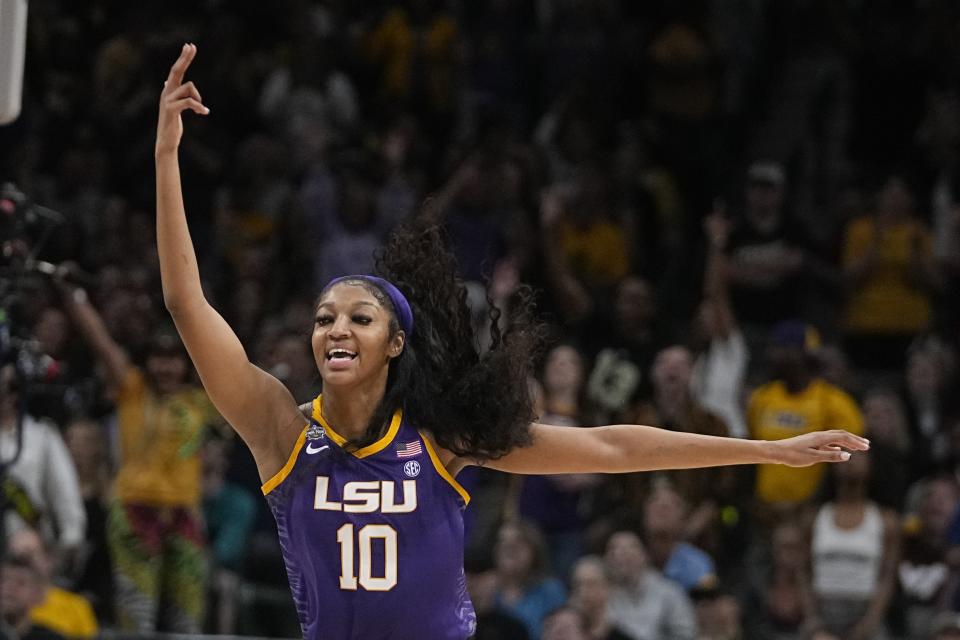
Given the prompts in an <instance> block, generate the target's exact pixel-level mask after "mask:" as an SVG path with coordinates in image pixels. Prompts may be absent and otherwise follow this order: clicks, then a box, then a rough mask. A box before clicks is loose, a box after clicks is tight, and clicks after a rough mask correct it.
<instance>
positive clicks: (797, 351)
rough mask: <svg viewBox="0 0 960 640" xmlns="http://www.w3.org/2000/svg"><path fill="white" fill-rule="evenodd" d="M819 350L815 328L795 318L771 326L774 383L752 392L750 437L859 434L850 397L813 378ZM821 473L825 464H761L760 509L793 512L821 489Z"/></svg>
mask: <svg viewBox="0 0 960 640" xmlns="http://www.w3.org/2000/svg"><path fill="white" fill-rule="evenodd" d="M819 346H820V336H819V333H818V332H817V330H816V329H815V328H814V327H812V326H810V325H808V324H805V323H803V322H800V321H799V320H784V321H781V322H780V323H778V324H777V325H776V326H775V327H774V329H773V331H772V333H771V335H770V346H769V350H768V358H769V361H770V365H771V367H772V371H773V376H772V379H771V380H770V381H769V382H767V383H766V384H764V385H762V386H760V387H758V388H757V389H756V390H754V392H753V393H752V394H751V395H750V399H749V401H748V404H747V425H748V428H749V429H750V436H751V437H753V438H759V439H761V440H780V439H783V438H789V437H792V436H796V435H799V434H803V433H814V432H817V431H824V430H827V429H837V428H840V429H847V430H849V431H850V432H852V433H856V434H862V433H863V415H862V414H861V413H860V409H859V408H858V407H857V403H856V402H855V401H854V399H853V398H852V397H850V395H848V394H847V393H846V392H845V391H843V390H842V389H840V388H839V387H837V386H834V385H833V384H830V383H829V382H827V381H826V380H824V379H822V378H820V377H819V376H817V375H816V373H815V370H814V361H813V358H814V356H815V353H816V349H817V348H818V347H819ZM824 471H825V469H824V467H823V465H814V466H811V467H806V468H803V469H786V468H783V467H778V466H776V465H760V466H759V467H758V469H757V480H756V497H757V499H758V501H759V503H760V505H761V508H762V509H765V508H773V509H774V510H775V511H780V510H787V511H792V510H793V509H795V508H796V507H799V506H802V505H803V504H804V503H806V502H807V501H809V500H810V498H812V497H813V494H814V493H815V492H816V491H817V489H818V488H819V486H820V482H821V480H822V479H823V474H824Z"/></svg>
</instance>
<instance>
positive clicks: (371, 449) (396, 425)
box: [313, 394, 403, 458]
mask: <svg viewBox="0 0 960 640" xmlns="http://www.w3.org/2000/svg"><path fill="white" fill-rule="evenodd" d="M313 419H314V420H316V421H317V424H319V425H320V426H321V427H323V430H324V431H326V433H327V436H328V437H329V438H330V439H331V440H333V441H334V442H335V443H336V444H337V446H339V447H343V445H344V444H345V443H346V442H347V439H346V438H344V437H343V436H341V435H340V434H339V433H337V432H336V431H334V430H333V427H331V426H330V425H329V424H328V423H327V421H326V420H325V419H324V417H323V394H320V395H318V396H317V397H316V398H314V399H313ZM402 420H403V410H402V409H397V410H396V411H395V412H394V413H393V418H392V419H391V420H390V427H389V428H388V429H387V432H386V433H385V434H383V437H382V438H380V439H379V440H377V441H376V442H374V443H373V444H368V445H367V446H365V447H363V448H362V449H357V450H356V451H350V452H349V453H350V454H351V455H353V456H354V457H357V458H366V457H368V456H372V455H373V454H375V453H379V452H381V451H383V450H384V449H385V448H386V447H387V445H389V444H390V443H391V442H393V439H394V438H396V437H397V433H398V432H399V431H400V422H401V421H402Z"/></svg>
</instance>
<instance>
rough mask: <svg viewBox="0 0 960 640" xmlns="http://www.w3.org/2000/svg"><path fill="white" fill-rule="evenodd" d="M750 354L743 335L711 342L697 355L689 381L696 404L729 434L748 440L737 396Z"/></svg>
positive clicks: (730, 336) (739, 394) (731, 335)
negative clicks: (710, 413) (715, 417)
mask: <svg viewBox="0 0 960 640" xmlns="http://www.w3.org/2000/svg"><path fill="white" fill-rule="evenodd" d="M749 359H750V354H749V352H748V351H747V343H746V341H745V340H744V339H743V334H742V333H740V332H739V331H731V332H730V335H728V336H727V338H726V339H725V340H721V339H714V340H712V341H711V342H710V346H709V347H708V348H707V350H706V351H705V352H704V353H702V354H700V355H699V356H697V360H696V362H694V365H693V375H692V377H691V379H690V390H691V391H692V393H693V396H694V397H695V398H696V399H697V401H698V402H699V403H700V404H701V405H702V406H703V407H704V408H705V409H709V410H710V411H712V412H714V413H716V414H717V415H718V416H720V417H721V418H723V420H724V422H726V423H727V428H729V429H730V435H732V436H735V437H737V438H745V437H747V423H746V420H744V417H743V407H742V406H741V402H740V396H741V394H742V393H743V379H744V376H746V373H747V362H748V361H749Z"/></svg>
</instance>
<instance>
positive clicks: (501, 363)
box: [321, 219, 546, 462]
mask: <svg viewBox="0 0 960 640" xmlns="http://www.w3.org/2000/svg"><path fill="white" fill-rule="evenodd" d="M375 274H376V275H378V276H380V277H381V278H384V279H386V280H388V281H390V282H392V283H393V284H394V285H395V286H396V287H397V288H398V289H400V291H401V292H402V293H403V295H404V296H405V297H406V298H407V301H408V302H409V303H410V308H411V309H412V310H413V317H414V330H413V335H412V336H410V337H408V339H407V342H406V345H405V346H404V349H403V351H402V352H401V354H400V355H399V356H398V357H396V358H394V359H393V360H391V362H390V365H389V366H390V371H389V372H388V375H387V389H386V393H385V394H384V396H383V399H382V400H381V402H380V405H379V406H378V407H377V408H376V410H375V411H374V413H373V415H372V416H371V418H370V423H369V424H368V426H367V429H366V432H365V434H364V435H363V436H362V437H361V438H358V439H355V440H351V441H349V442H348V443H347V446H348V447H349V448H354V449H355V448H362V447H364V446H366V445H368V444H370V443H372V442H374V441H376V440H377V438H379V437H380V435H381V434H382V432H383V428H384V425H386V424H387V421H388V420H389V419H390V416H391V415H392V414H393V412H394V411H396V409H398V408H402V409H403V411H404V417H405V418H406V419H408V420H409V421H410V422H411V424H413V425H415V426H416V428H418V429H425V430H427V431H429V432H430V433H431V434H432V436H433V438H434V440H435V441H436V443H437V444H438V445H440V446H441V447H443V448H444V449H447V450H449V451H451V452H453V453H455V454H457V455H459V456H465V457H470V458H472V459H474V460H477V461H479V462H483V461H484V460H490V459H496V458H499V457H501V456H503V455H505V454H506V453H508V452H509V451H511V450H512V449H514V448H516V447H522V446H526V445H528V444H530V442H531V436H530V429H529V425H530V423H531V422H532V421H533V420H534V419H535V418H536V416H535V412H534V408H533V399H532V397H531V394H530V387H529V384H528V381H529V379H530V377H531V376H532V375H533V374H534V372H535V367H536V363H537V358H538V357H539V355H540V354H541V352H542V349H543V343H544V340H545V336H546V331H545V328H544V325H543V324H541V323H539V322H538V321H537V320H536V318H535V315H534V296H533V293H532V291H531V290H530V289H529V288H527V287H523V288H521V290H520V291H518V293H517V294H516V299H517V300H516V304H514V305H512V309H513V313H512V314H511V322H510V324H509V326H508V327H506V328H501V327H500V316H501V312H500V310H499V309H498V308H497V307H496V306H495V305H494V304H493V303H492V302H491V301H490V299H489V297H488V304H489V307H490V311H489V318H490V325H489V330H490V338H491V340H490V346H489V348H488V349H487V350H486V351H484V352H481V350H480V348H479V344H478V340H477V338H476V336H475V335H474V331H473V326H472V325H471V322H470V317H471V314H470V307H469V306H468V304H467V290H466V288H465V287H464V285H463V282H462V281H461V280H460V279H459V277H458V275H457V262H456V258H454V256H453V254H452V253H451V252H450V250H449V249H448V247H447V243H446V242H445V239H444V237H443V234H442V232H441V230H440V228H439V227H438V226H436V225H434V224H430V223H429V222H427V221H424V220H422V219H414V220H412V221H409V222H407V223H404V224H403V225H401V226H400V227H399V228H397V229H396V230H395V231H394V232H393V234H392V235H391V236H390V238H389V240H388V241H387V244H386V245H385V246H384V248H383V249H382V250H381V251H380V252H379V253H378V255H377V259H376V268H375ZM348 282H350V283H351V284H357V285H360V286H363V287H364V288H365V289H367V290H368V291H369V292H370V293H371V294H372V295H374V297H376V298H377V300H378V301H379V302H380V303H381V304H382V305H383V306H384V307H385V308H386V309H388V310H390V311H391V314H392V316H393V318H392V320H391V324H390V332H391V336H393V335H395V334H396V332H397V331H398V330H399V324H398V322H397V320H396V312H395V310H394V309H393V305H392V303H391V302H390V299H389V298H388V297H387V296H386V295H385V293H384V292H383V291H381V290H380V288H379V287H377V286H376V285H375V284H373V283H372V282H370V281H367V280H361V279H358V280H356V281H348ZM328 288H329V286H328ZM325 291H326V289H325V290H324V292H325ZM321 295H322V294H321Z"/></svg>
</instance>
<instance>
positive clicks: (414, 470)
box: [403, 460, 420, 478]
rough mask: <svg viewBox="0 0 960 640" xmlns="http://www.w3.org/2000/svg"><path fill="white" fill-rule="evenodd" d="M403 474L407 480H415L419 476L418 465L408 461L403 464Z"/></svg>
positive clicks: (413, 461) (414, 461) (415, 462)
mask: <svg viewBox="0 0 960 640" xmlns="http://www.w3.org/2000/svg"><path fill="white" fill-rule="evenodd" d="M403 472H404V473H405V474H407V477H408V478H416V477H417V476H418V475H420V463H419V462H417V461H416V460H410V461H409V462H406V463H404V465H403Z"/></svg>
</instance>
